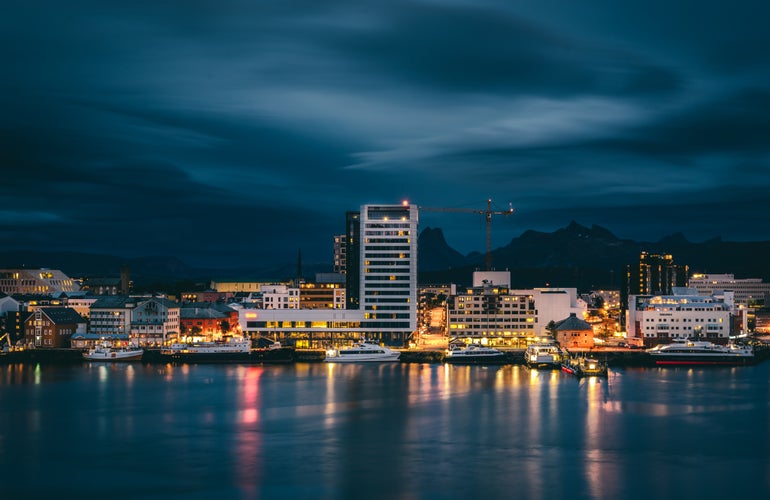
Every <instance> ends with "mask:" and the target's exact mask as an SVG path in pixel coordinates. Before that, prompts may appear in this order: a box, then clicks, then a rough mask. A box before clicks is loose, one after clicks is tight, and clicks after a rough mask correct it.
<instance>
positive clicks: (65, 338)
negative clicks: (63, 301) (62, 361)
mask: <svg viewBox="0 0 770 500" xmlns="http://www.w3.org/2000/svg"><path fill="white" fill-rule="evenodd" d="M85 331H86V320H85V319H83V317H82V316H80V315H79V314H78V313H77V311H75V310H74V309H72V308H69V307H41V308H39V309H37V310H36V311H34V312H32V313H30V314H29V316H28V317H27V319H26V320H25V321H24V343H25V344H26V345H29V346H34V347H40V348H45V347H70V339H71V338H72V335H73V334H74V333H85Z"/></svg>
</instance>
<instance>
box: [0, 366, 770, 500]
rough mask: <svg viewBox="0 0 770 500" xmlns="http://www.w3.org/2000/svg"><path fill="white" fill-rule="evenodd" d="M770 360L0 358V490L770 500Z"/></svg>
mask: <svg viewBox="0 0 770 500" xmlns="http://www.w3.org/2000/svg"><path fill="white" fill-rule="evenodd" d="M769 401H770V363H767V362H766V363H763V364H760V365H758V366H754V367H739V368H715V369H714V368H712V369H703V368H699V369H679V368H666V369H625V370H620V369H618V370H612V371H611V374H610V377H609V379H603V380H601V379H599V380H597V379H584V380H578V379H576V378H574V377H571V376H569V375H566V374H561V373H559V372H546V371H540V372H539V371H529V370H527V369H526V368H524V367H521V366H502V367H459V366H449V365H418V364H400V363H388V364H380V365H376V364H374V365H334V364H296V365H290V366H259V365H254V366H245V365H189V366H188V365H181V366H171V365H143V364H136V363H133V364H123V365H120V364H117V365H110V364H102V363H87V364H83V365H75V366H54V365H5V366H0V498H9V499H15V498H54V497H58V498H60V497H65V498H96V497H107V498H110V497H112V498H196V499H197V498H264V499H272V498H313V499H315V498H330V499H334V498H362V499H367V498H397V499H455V498H475V499H486V498H527V499H529V498H531V499H551V498H571V499H583V498H677V499H681V498H699V499H706V498H729V499H732V498H740V497H741V496H745V495H751V496H752V497H756V498H767V497H768V496H770V456H769V452H768V447H770V403H769Z"/></svg>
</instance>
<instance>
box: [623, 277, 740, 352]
mask: <svg viewBox="0 0 770 500" xmlns="http://www.w3.org/2000/svg"><path fill="white" fill-rule="evenodd" d="M731 295H732V294H730V293H728V294H727V296H726V297H725V296H723V295H714V296H711V297H704V296H701V295H696V294H695V290H690V291H689V294H688V295H660V296H639V297H636V296H633V295H632V296H630V297H629V310H628V322H627V326H628V336H629V337H637V338H643V339H648V344H649V343H650V342H649V340H650V339H657V338H659V337H661V336H663V337H664V338H665V337H668V338H671V339H686V338H693V337H696V336H700V337H702V338H704V339H719V340H727V339H728V338H729V337H730V335H731V334H736V335H737V334H741V333H744V332H745V331H746V327H747V316H746V314H745V311H744V310H743V306H740V305H738V306H734V305H733V304H732V300H731ZM724 299H727V300H724ZM733 317H738V318H739V321H740V323H739V325H738V329H739V330H741V331H736V332H731V327H732V321H733Z"/></svg>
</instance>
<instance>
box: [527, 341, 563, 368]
mask: <svg viewBox="0 0 770 500" xmlns="http://www.w3.org/2000/svg"><path fill="white" fill-rule="evenodd" d="M563 360H564V353H562V350H561V349H560V348H559V346H558V345H556V344H553V343H545V344H530V345H529V346H527V351H526V352H525V353H524V362H525V363H526V364H527V366H529V367H532V368H560V367H561V362H562V361H563Z"/></svg>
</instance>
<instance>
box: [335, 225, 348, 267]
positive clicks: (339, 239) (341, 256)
mask: <svg viewBox="0 0 770 500" xmlns="http://www.w3.org/2000/svg"><path fill="white" fill-rule="evenodd" d="M347 250H348V246H347V238H346V237H345V235H344V234H338V235H335V236H334V272H335V273H339V274H345V272H346V270H347V267H348V259H347V256H348V255H347V253H348V252H347Z"/></svg>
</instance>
